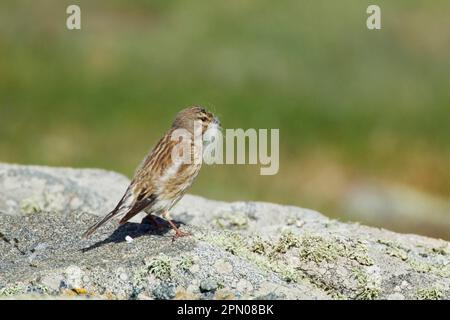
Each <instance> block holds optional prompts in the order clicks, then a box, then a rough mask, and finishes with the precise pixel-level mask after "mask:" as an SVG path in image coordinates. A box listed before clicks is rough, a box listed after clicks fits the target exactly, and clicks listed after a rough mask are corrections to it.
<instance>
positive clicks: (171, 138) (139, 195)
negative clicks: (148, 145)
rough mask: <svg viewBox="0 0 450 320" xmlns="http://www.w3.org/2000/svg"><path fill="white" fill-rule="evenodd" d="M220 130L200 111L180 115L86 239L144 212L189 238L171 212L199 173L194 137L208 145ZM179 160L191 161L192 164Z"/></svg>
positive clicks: (215, 121) (193, 109) (216, 122)
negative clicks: (116, 218)
mask: <svg viewBox="0 0 450 320" xmlns="http://www.w3.org/2000/svg"><path fill="white" fill-rule="evenodd" d="M219 127H220V122H219V120H218V119H217V118H216V117H214V115H213V114H212V113H211V112H208V111H206V110H205V109H203V108H201V107H198V106H194V107H189V108H187V109H184V110H182V111H180V112H179V113H178V114H177V116H176V118H175V121H174V122H173V124H172V127H171V128H170V129H169V130H168V131H167V132H166V134H165V135H164V136H163V137H162V138H161V140H159V142H158V143H157V144H156V146H155V147H154V148H153V149H152V150H151V151H150V153H149V154H148V155H147V157H146V158H145V159H144V161H143V162H142V164H141V165H140V166H139V168H138V169H137V171H136V173H135V175H134V178H133V179H132V181H131V183H130V185H129V186H128V188H127V190H126V192H125V194H124V196H123V197H122V199H121V200H120V201H119V203H118V204H117V206H116V207H115V208H114V210H112V211H111V212H110V213H108V214H107V215H106V216H105V217H104V218H103V219H102V220H100V221H99V222H97V223H96V224H94V225H93V226H91V227H90V228H89V229H88V230H87V231H86V232H85V233H84V236H85V237H89V236H90V235H91V234H92V233H94V231H95V230H97V229H98V228H99V227H100V226H101V225H103V224H104V223H105V222H107V221H108V220H110V219H111V218H112V217H114V216H117V215H120V214H124V216H123V218H122V219H121V220H120V222H119V223H120V225H122V224H124V223H125V222H127V221H128V220H129V219H131V218H132V217H133V216H135V215H136V214H138V213H139V212H141V211H144V212H145V213H147V214H148V215H149V217H150V218H151V219H153V218H154V217H153V216H152V215H153V214H155V215H159V216H161V217H162V218H164V219H166V220H167V221H168V222H169V224H170V226H171V227H172V228H173V229H174V230H175V237H181V236H185V235H188V233H185V232H183V231H180V230H179V229H178V228H177V227H176V225H175V224H174V223H173V222H172V221H171V219H170V216H169V210H170V209H171V208H172V207H173V206H174V205H175V204H176V203H177V202H178V201H179V200H180V199H181V198H182V197H183V195H184V194H185V192H186V190H187V188H189V187H190V186H191V184H192V182H193V181H194V179H195V177H196V176H197V175H198V173H199V171H200V168H201V165H202V161H201V157H202V154H201V150H202V148H198V147H196V146H198V145H196V144H195V143H196V139H195V137H197V136H200V134H201V136H200V139H201V140H200V143H202V144H203V143H206V142H207V141H206V140H205V139H207V138H206V137H207V136H210V137H211V136H214V135H215V134H216V133H217V132H218V129H219ZM195 128H197V129H195ZM180 132H185V133H188V135H189V137H190V138H189V139H187V141H188V143H187V144H185V145H187V146H188V147H189V148H188V149H186V150H188V151H187V152H189V154H188V155H187V156H186V157H184V158H182V155H181V154H179V153H180V152H179V150H182V148H180V139H179V133H180ZM205 133H208V134H205ZM177 137H178V138H177ZM185 142H186V140H185ZM180 159H185V160H186V159H190V161H181V160H180ZM199 160H200V161H199ZM153 221H154V220H153Z"/></svg>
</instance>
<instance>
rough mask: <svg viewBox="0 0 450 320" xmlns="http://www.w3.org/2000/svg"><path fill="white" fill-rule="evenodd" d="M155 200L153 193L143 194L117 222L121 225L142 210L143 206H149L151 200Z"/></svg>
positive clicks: (151, 202)
mask: <svg viewBox="0 0 450 320" xmlns="http://www.w3.org/2000/svg"><path fill="white" fill-rule="evenodd" d="M155 200H156V197H155V195H153V194H152V195H150V196H143V197H142V198H141V199H139V197H138V199H137V200H136V201H135V203H134V205H133V207H131V209H130V210H129V211H128V212H127V213H126V214H125V215H124V216H123V217H122V219H120V222H119V224H120V225H122V224H124V223H125V222H127V221H128V220H130V219H131V218H133V217H134V216H135V215H137V214H138V213H139V212H141V211H142V210H144V209H145V208H147V207H149V206H151V205H152V204H153V202H154V201H155Z"/></svg>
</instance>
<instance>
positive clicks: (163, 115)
mask: <svg viewBox="0 0 450 320" xmlns="http://www.w3.org/2000/svg"><path fill="white" fill-rule="evenodd" d="M72 3H77V4H79V5H80V6H81V9H82V30H81V31H68V30H67V29H66V28H65V19H66V13H65V8H66V6H67V5H69V4H72ZM368 4H369V2H368V1H359V0H352V1H350V0H345V1H325V0H321V1H298V0H292V1H282V2H276V1H268V0H260V1H250V0H239V1H238V0H227V1H206V0H204V1H190V2H187V1H181V0H180V1H143V0H141V1H118V0H114V1H92V0H89V1H87V0H85V1H60V0H51V1H25V0H18V1H13V0H6V1H2V2H1V3H0V161H5V162H20V163H34V164H47V165H62V166H77V167H102V168H107V169H113V170H116V171H120V172H123V173H125V174H128V175H131V174H132V173H133V170H134V168H135V166H136V165H137V164H138V163H139V162H140V159H141V158H142V157H143V156H144V155H145V153H146V152H147V150H148V149H149V148H150V147H151V146H152V144H153V143H154V142H155V141H156V140H157V139H158V137H159V136H160V135H162V133H163V131H164V130H165V129H166V128H167V127H168V126H169V124H170V122H171V121H172V119H173V117H174V115H175V113H176V112H177V111H178V110H180V109H181V108H182V107H184V106H187V105H191V104H202V105H205V106H207V107H209V108H210V109H212V110H214V111H215V112H216V113H218V114H219V115H220V116H221V119H222V123H223V125H224V127H229V128H235V127H242V128H250V127H253V128H280V136H281V166H280V172H279V174H278V175H276V176H270V177H262V176H259V175H258V173H259V169H258V168H257V167H254V166H214V167H209V168H205V170H203V171H202V173H201V175H200V177H199V179H198V181H197V182H196V184H195V186H194V189H193V190H192V191H193V192H195V193H198V194H202V195H205V196H209V197H212V198H218V199H225V200H232V199H235V200H237V199H257V200H267V201H275V202H285V203H291V204H298V205H303V206H310V207H314V208H316V209H319V210H320V209H324V210H327V212H328V213H329V214H333V212H335V213H336V210H335V209H334V208H333V200H332V199H333V197H334V196H335V195H337V194H338V193H339V190H340V189H341V188H342V186H343V185H345V184H347V183H350V182H351V181H353V180H354V179H358V178H362V177H369V178H377V179H380V180H384V181H387V182H396V183H404V184H408V185H411V186H413V187H415V188H419V189H421V190H425V191H428V192H431V193H434V194H440V195H443V196H446V197H448V196H450V169H449V168H450V142H449V140H450V125H449V124H450V110H449V108H450V90H449V88H450V76H449V75H450V32H449V30H450V23H449V18H450V15H449V12H450V2H448V1H443V0H442V1H432V2H431V1H425V0H422V1H418V0H416V1H411V0H402V1H395V2H393V1H378V2H377V4H378V5H380V6H381V8H382V19H383V20H382V23H383V29H382V30H381V31H369V30H367V28H366V27H365V19H366V17H367V15H366V13H365V10H366V8H367V6H368Z"/></svg>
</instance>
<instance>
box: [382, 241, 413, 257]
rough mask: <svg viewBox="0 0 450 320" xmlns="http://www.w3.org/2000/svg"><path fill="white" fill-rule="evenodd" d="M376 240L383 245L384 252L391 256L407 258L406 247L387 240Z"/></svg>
mask: <svg viewBox="0 0 450 320" xmlns="http://www.w3.org/2000/svg"><path fill="white" fill-rule="evenodd" d="M377 242H378V243H379V244H382V245H384V246H385V252H386V254H388V255H390V256H391V257H396V258H399V259H401V260H403V261H406V260H408V252H409V250H408V249H405V248H403V247H402V246H400V245H399V244H397V243H395V242H393V241H389V240H384V239H378V241H377Z"/></svg>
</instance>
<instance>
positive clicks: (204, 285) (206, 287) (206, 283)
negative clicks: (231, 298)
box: [200, 278, 218, 292]
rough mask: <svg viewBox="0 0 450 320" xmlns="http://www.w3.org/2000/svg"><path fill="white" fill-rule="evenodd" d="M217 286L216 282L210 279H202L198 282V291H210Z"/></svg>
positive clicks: (214, 289)
mask: <svg viewBox="0 0 450 320" xmlns="http://www.w3.org/2000/svg"><path fill="white" fill-rule="evenodd" d="M217 288H218V285H217V282H216V281H214V280H212V279H209V278H208V279H204V280H202V282H200V292H212V291H216V289H217Z"/></svg>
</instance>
